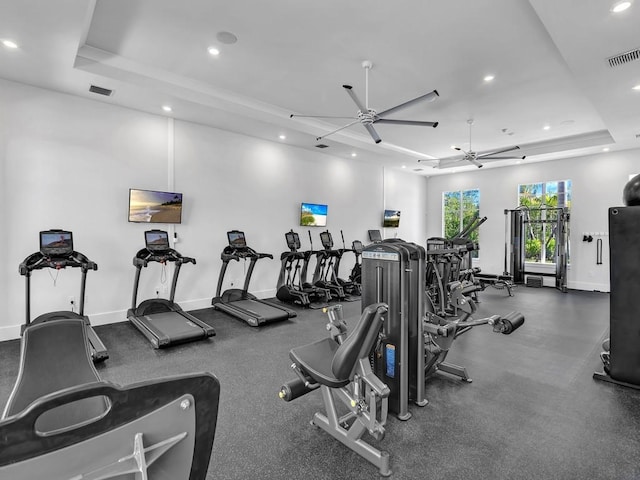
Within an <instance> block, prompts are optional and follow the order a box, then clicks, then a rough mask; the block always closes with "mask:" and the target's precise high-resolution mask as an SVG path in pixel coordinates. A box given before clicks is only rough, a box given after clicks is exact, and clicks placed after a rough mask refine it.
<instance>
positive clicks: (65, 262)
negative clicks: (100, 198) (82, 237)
mask: <svg viewBox="0 0 640 480" xmlns="http://www.w3.org/2000/svg"><path fill="white" fill-rule="evenodd" d="M66 267H70V268H81V269H82V271H84V272H86V271H89V270H98V264H96V263H95V262H92V261H91V260H89V259H88V258H87V256H86V255H84V254H82V253H80V252H75V251H74V252H71V253H70V254H68V255H61V256H49V255H44V254H43V253H41V252H36V253H32V254H31V255H29V256H28V257H27V258H25V259H24V260H23V261H22V263H20V267H19V269H18V271H19V273H20V275H28V274H29V273H31V272H32V271H34V270H42V269H43V268H53V269H55V270H60V269H63V268H66Z"/></svg>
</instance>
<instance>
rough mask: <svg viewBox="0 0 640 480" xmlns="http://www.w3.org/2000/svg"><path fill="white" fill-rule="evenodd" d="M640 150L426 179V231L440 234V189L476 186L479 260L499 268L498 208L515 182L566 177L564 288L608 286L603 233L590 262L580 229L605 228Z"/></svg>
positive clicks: (488, 268) (507, 205)
mask: <svg viewBox="0 0 640 480" xmlns="http://www.w3.org/2000/svg"><path fill="white" fill-rule="evenodd" d="M639 157H640V150H637V149H636V150H628V151H623V152H610V153H602V154H599V155H592V156H585V157H578V158H572V159H567V160H556V161H551V162H541V163H531V164H526V163H525V164H522V165H518V166H514V167H504V168H494V169H486V170H485V169H483V170H473V171H470V172H465V173H456V174H455V175H444V176H436V177H431V178H429V179H428V187H427V188H428V204H427V211H428V212H429V217H428V221H427V232H428V236H440V235H442V192H444V191H451V190H466V189H471V188H479V189H480V214H481V216H485V215H486V216H487V217H488V220H487V222H485V223H484V224H483V225H482V226H481V227H480V259H479V266H480V268H482V270H483V271H485V272H487V273H502V271H503V270H504V243H505V235H504V209H512V208H515V207H516V206H517V201H518V191H517V188H518V185H519V184H524V183H534V182H543V181H550V180H566V179H570V180H571V181H572V206H571V221H570V228H571V232H570V244H571V266H570V270H569V273H568V279H567V280H568V286H569V288H573V289H578V290H600V291H609V246H608V236H604V237H601V238H603V264H602V265H596V242H595V240H594V241H593V242H591V243H586V242H583V241H582V236H583V234H584V233H585V232H605V233H606V232H608V230H609V227H608V213H607V211H608V207H609V206H619V205H622V189H623V188H624V185H625V184H626V183H627V181H628V178H629V174H630V173H633V172H634V171H636V170H637V163H638V158H639Z"/></svg>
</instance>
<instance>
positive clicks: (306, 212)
mask: <svg viewBox="0 0 640 480" xmlns="http://www.w3.org/2000/svg"><path fill="white" fill-rule="evenodd" d="M328 210H329V207H328V206H327V205H322V204H318V203H303V204H302V206H301V207H300V225H302V226H303V227H326V226H327V211H328Z"/></svg>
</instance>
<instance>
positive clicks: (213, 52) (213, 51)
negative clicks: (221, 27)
mask: <svg viewBox="0 0 640 480" xmlns="http://www.w3.org/2000/svg"><path fill="white" fill-rule="evenodd" d="M207 51H208V52H209V53H210V54H211V55H213V56H214V57H217V56H218V55H220V50H219V49H217V48H216V47H209V48H207Z"/></svg>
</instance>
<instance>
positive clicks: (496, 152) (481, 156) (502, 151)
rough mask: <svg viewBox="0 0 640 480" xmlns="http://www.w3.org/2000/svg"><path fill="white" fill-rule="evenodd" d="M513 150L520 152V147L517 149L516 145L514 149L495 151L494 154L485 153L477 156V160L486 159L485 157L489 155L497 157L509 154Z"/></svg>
mask: <svg viewBox="0 0 640 480" xmlns="http://www.w3.org/2000/svg"><path fill="white" fill-rule="evenodd" d="M513 150H520V147H518V146H517V145H516V146H515V147H509V148H505V149H504V150H496V151H495V152H487V153H484V154H482V155H478V158H487V156H489V155H498V154H499V153H507V152H511V151H513Z"/></svg>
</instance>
